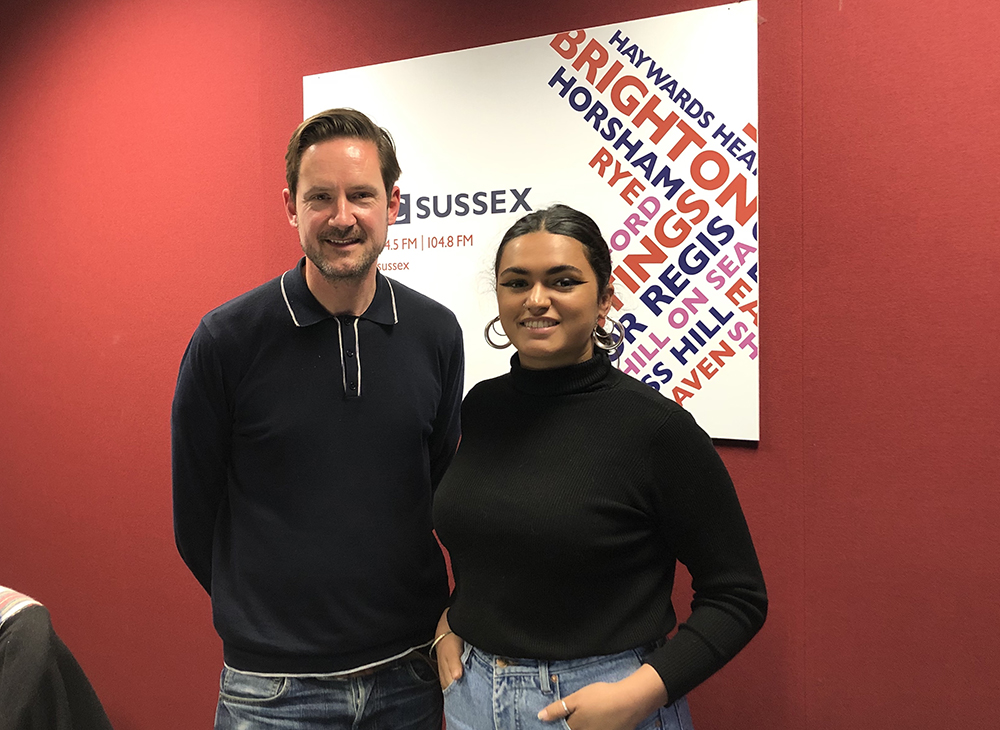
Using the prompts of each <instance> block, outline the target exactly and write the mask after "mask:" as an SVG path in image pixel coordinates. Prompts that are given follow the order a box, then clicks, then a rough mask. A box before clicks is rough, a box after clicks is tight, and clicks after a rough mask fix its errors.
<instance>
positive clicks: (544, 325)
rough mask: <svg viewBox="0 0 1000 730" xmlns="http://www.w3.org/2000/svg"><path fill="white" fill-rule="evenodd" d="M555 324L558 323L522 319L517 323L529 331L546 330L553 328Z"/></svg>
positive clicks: (550, 320)
mask: <svg viewBox="0 0 1000 730" xmlns="http://www.w3.org/2000/svg"><path fill="white" fill-rule="evenodd" d="M557 324H559V322H557V321H556V320H554V319H523V320H521V321H520V322H518V325H519V326H521V327H524V328H525V329H529V330H541V329H548V328H549V327H555V326H556V325H557ZM532 325H534V326H532Z"/></svg>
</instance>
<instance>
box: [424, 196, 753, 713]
mask: <svg viewBox="0 0 1000 730" xmlns="http://www.w3.org/2000/svg"><path fill="white" fill-rule="evenodd" d="M495 273H496V283H497V304H498V306H499V311H500V314H499V317H498V318H497V319H498V320H499V323H500V325H501V326H502V328H503V331H504V333H506V335H507V337H508V338H509V339H510V342H511V343H512V344H513V345H514V346H515V348H516V349H517V354H516V355H514V356H513V357H512V358H511V370H510V373H508V374H507V375H504V376H501V377H499V378H495V379H493V380H488V381H485V382H483V383H480V384H478V385H477V386H476V387H474V388H473V389H472V390H471V391H470V392H469V394H468V396H467V397H466V400H465V402H464V404H463V406H462V441H461V445H460V446H459V449H458V453H457V454H456V456H455V460H454V461H453V463H452V466H451V467H450V469H449V471H448V473H447V474H446V475H445V478H444V480H443V481H442V483H441V485H440V486H439V487H438V490H437V493H436V495H435V503H434V521H435V526H436V528H437V532H438V535H439V537H440V538H441V541H442V542H443V544H444V545H445V547H447V548H448V550H449V552H450V554H451V560H452V567H453V569H454V574H455V581H456V587H455V592H454V594H453V596H452V601H451V606H450V608H449V609H448V610H446V611H445V613H444V614H443V615H442V617H441V621H440V623H439V625H438V631H437V638H436V639H435V650H436V653H437V657H438V664H439V667H438V668H439V675H440V679H441V685H442V688H443V690H444V695H445V716H446V719H447V724H448V730H465V729H467V728H471V729H474V730H485V729H486V728H494V727H495V728H498V729H499V728H514V727H517V728H523V729H527V728H532V727H536V728H539V729H541V728H551V727H563V728H565V727H567V726H568V727H569V728H571V730H590V729H596V728H600V729H601V730H606V729H608V728H616V729H617V728H622V729H628V730H632V728H637V727H638V728H647V727H648V728H653V727H656V728H660V727H663V728H689V727H690V726H691V725H690V716H689V715H688V712H687V706H686V702H685V700H684V695H685V694H686V693H687V692H688V691H689V690H691V689H692V688H693V687H695V686H696V685H697V684H698V683H700V682H701V681H703V680H704V679H706V678H707V677H708V676H709V675H711V674H712V673H713V672H715V671H716V670H718V669H719V668H720V667H721V666H722V665H723V664H725V662H726V661H728V660H729V659H730V658H732V657H733V656H734V655H735V654H736V653H737V652H738V651H739V650H740V649H741V648H742V647H743V646H744V645H745V644H746V643H747V642H748V641H749V640H750V638H751V637H752V636H753V635H754V634H755V633H756V632H757V630H758V629H759V628H760V626H761V625H762V624H763V622H764V616H765V614H766V610H767V598H766V595H765V591H764V581H763V578H762V576H761V572H760V566H759V564H758V562H757V557H756V554H755V552H754V548H753V543H752V542H751V539H750V534H749V531H748V529H747V526H746V522H745V520H744V518H743V513H742V510H741V509H740V505H739V501H738V500H737V497H736V493H735V491H734V489H733V485H732V482H731V481H730V479H729V476H728V474H727V473H726V469H725V466H724V465H723V464H722V461H721V459H720V458H719V456H718V455H717V454H716V452H715V449H714V448H713V446H712V442H711V440H710V439H709V437H708V436H707V435H706V434H705V433H704V432H703V431H702V430H701V429H699V428H698V426H697V425H696V424H695V422H694V420H693V419H692V418H691V416H690V415H689V414H688V413H687V412H686V411H684V410H683V409H682V408H680V407H679V406H677V405H676V404H675V403H673V402H672V401H670V400H667V399H665V398H663V397H662V396H661V395H659V394H657V393H656V392H655V391H653V390H652V389H650V388H649V387H648V386H646V385H644V384H642V383H640V382H638V381H636V380H634V379H632V378H630V377H629V376H627V375H625V374H623V373H621V372H619V371H618V370H616V369H615V368H614V367H612V365H611V362H610V360H609V358H608V355H607V352H606V350H608V349H612V348H613V347H614V346H616V345H617V344H618V343H620V342H621V334H622V331H621V327H620V325H617V327H616V326H614V325H612V326H610V327H609V326H608V325H607V322H609V321H610V320H609V318H608V316H607V315H608V311H609V309H610V306H611V299H612V295H613V287H612V286H611V284H610V276H611V258H610V255H609V252H608V247H607V244H606V243H605V242H604V239H603V238H602V237H601V233H600V230H599V229H598V227H597V225H596V224H595V223H594V221H593V220H591V219H590V218H589V217H588V216H586V215H584V214H583V213H580V212H578V211H576V210H573V209H572V208H569V207H567V206H562V205H556V206H553V207H551V208H548V209H546V210H541V211H536V212H533V213H530V214H528V215H526V216H524V217H523V218H522V219H521V220H519V221H518V222H517V223H515V224H514V226H512V227H511V229H510V230H509V231H507V233H506V235H505V236H504V237H503V240H502V241H501V243H500V248H499V250H498V251H497V257H496V264H495ZM496 321H497V320H494V321H493V322H491V325H493V324H495V323H496ZM602 325H603V326H602ZM496 334H497V333H495V331H491V329H490V328H489V327H488V328H487V340H488V341H490V342H491V344H493V346H497V345H496V344H495V343H494V342H493V341H492V338H493V337H494V336H496ZM677 560H680V561H681V562H682V563H683V564H684V565H686V566H687V568H688V570H689V572H690V573H691V576H692V584H693V587H694V599H693V601H692V613H691V616H690V618H689V620H688V621H687V622H685V623H684V624H682V625H681V626H680V627H679V628H678V631H677V634H676V635H675V636H674V637H673V638H671V639H669V640H667V639H666V638H665V637H666V635H667V633H668V632H669V631H671V630H672V629H673V627H674V625H675V623H676V620H675V615H674V611H673V607H672V605H671V601H670V594H671V590H672V588H673V578H674V567H675V564H676V561H677Z"/></svg>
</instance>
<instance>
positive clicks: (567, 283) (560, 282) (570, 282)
mask: <svg viewBox="0 0 1000 730" xmlns="http://www.w3.org/2000/svg"><path fill="white" fill-rule="evenodd" d="M554 283H555V285H556V286H557V287H559V288H560V289H566V288H568V287H571V286H577V285H579V284H582V283H583V282H582V281H580V280H579V279H571V278H569V277H563V278H562V279H556V281H555V282H554Z"/></svg>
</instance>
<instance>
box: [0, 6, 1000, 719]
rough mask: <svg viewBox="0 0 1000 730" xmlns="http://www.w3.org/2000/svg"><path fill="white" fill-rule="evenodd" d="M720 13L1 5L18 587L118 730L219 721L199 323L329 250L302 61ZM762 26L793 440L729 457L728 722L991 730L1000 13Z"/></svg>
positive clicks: (5, 461) (1, 308)
mask: <svg viewBox="0 0 1000 730" xmlns="http://www.w3.org/2000/svg"><path fill="white" fill-rule="evenodd" d="M708 4H712V3H710V2H705V1H704V0H701V1H698V0H689V1H687V2H671V1H669V0H658V1H653V0H623V1H622V2H620V3H606V2H603V0H579V2H575V3H571V2H565V1H561V2H558V1H557V2H551V3H540V2H525V3H520V2H501V3H494V4H490V3H472V4H470V3H466V2H458V1H457V0H451V1H450V2H444V1H442V0H437V1H434V2H431V1H429V0H428V1H427V2H417V1H416V0H410V1H408V2H395V3H382V4H368V5H364V4H362V5H358V4H357V3H344V2H340V1H339V0H334V1H332V2H331V1H329V0H327V1H326V2H320V1H319V0H306V1H303V2H297V3H295V2H286V3H277V2H268V1H267V0H245V1H244V2H236V0H198V1H195V2H189V1H185V2H179V1H177V0H174V1H170V0H157V1H156V2H154V1H153V0H132V1H131V2H125V0H87V1H86V2H84V1H83V0H62V1H59V0H48V1H46V0H38V1H37V2H35V3H33V4H28V3H21V2H18V3H15V2H13V1H12V0H2V3H0V8H2V11H0V13H2V14H0V18H2V21H0V94H2V96H0V252H2V255H0V316H2V322H3V324H2V330H0V583H2V584H5V585H11V586H15V587H17V588H19V589H20V590H23V591H25V592H28V593H31V594H33V595H35V596H36V597H38V598H39V599H41V600H42V601H43V602H45V603H46V604H48V606H49V608H50V609H51V611H52V613H53V616H54V621H55V624H56V628H57V630H58V631H59V632H60V634H61V635H62V636H63V638H64V639H65V640H66V641H67V643H68V644H69V645H70V646H71V647H72V648H73V649H74V651H75V653H76V654H77V656H78V658H79V659H80V660H81V662H82V664H83V666H84V668H85V669H86V670H87V672H88V674H89V675H90V677H91V678H92V680H93V683H94V685H95V686H96V688H97V690H98V692H99V694H100V695H101V697H102V698H103V700H104V703H105V705H106V707H107V709H108V711H109V714H110V715H111V717H112V719H113V721H114V722H115V724H116V727H117V728H119V730H140V729H141V730H147V729H148V730H156V729H157V728H163V729H164V730H174V729H175V728H197V727H207V726H209V725H210V723H211V718H212V713H213V710H214V703H215V697H216V683H217V678H218V672H219V669H220V663H221V653H220V644H219V641H218V639H217V638H216V636H215V634H214V631H213V630H212V627H211V621H210V610H209V602H208V599H207V597H206V596H205V595H204V594H203V592H202V591H201V589H200V588H199V587H198V586H197V584H196V583H195V581H194V579H193V578H191V577H190V575H188V573H187V571H186V569H185V568H184V566H183V564H182V563H181V561H180V559H179V558H178V557H177V555H176V552H175V550H174V547H173V535H172V529H171V521H170V481H169V432H168V414H169V404H170V399H171V395H172V390H173V381H174V377H175V374H176V367H177V364H178V361H179V358H180V355H181V353H182V352H183V349H184V346H185V344H186V342H187V339H188V337H189V336H190V334H191V332H192V330H193V328H194V326H195V324H196V323H197V321H198V318H199V317H200V316H201V315H202V314H203V313H204V312H205V311H207V310H208V309H210V308H211V307H213V306H215V305H216V304H218V303H221V302H222V301H224V300H226V299H228V298H230V297H232V296H234V295H236V294H238V293H240V292H242V291H244V290H246V289H248V288H250V287H251V286H253V285H255V284H257V283H259V282H262V281H264V280H266V279H268V278H270V277H272V276H274V275H275V273H276V272H278V271H280V270H282V269H283V268H284V267H287V266H289V265H291V263H292V262H293V261H295V260H296V258H297V257H298V248H297V245H296V241H295V238H294V235H293V232H292V231H291V230H290V229H289V228H288V226H287V224H286V223H285V219H284V215H283V213H282V211H281V206H280V200H281V198H280V191H281V188H282V187H283V172H282V170H283V163H282V155H283V152H284V146H285V144H286V142H287V138H288V135H289V134H290V132H291V130H292V129H293V128H294V126H295V125H296V123H297V122H298V121H299V120H300V119H301V113H302V98H301V78H302V76H303V75H306V74H312V73H318V72H323V71H332V70H336V69H340V68H347V67H352V66H359V65H365V64H371V63H378V62H382V61H390V60H396V59H400V58H406V57H412V56H417V55H425V54H430V53H437V52H442V51H449V50H455V49H460V48H467V47H471V46H476V45H482V44H487V43H496V42H502V41H507V40H513V39H516V38H524V37H529V36H535V35H541V34H545V33H552V32H556V31H558V30H564V29H567V28H570V27H577V26H588V25H596V24H601V23H609V22H613V21H616V20H626V19H632V18H639V17H647V16H651V15H659V14H663V13H667V12H672V11H676V10H684V9H690V8H693V7H699V6H703V5H708ZM760 15H761V25H760V28H759V30H760V134H761V142H760V146H761V152H762V157H763V165H762V166H761V176H760V190H761V202H760V206H761V207H760V231H761V239H762V241H763V244H764V245H763V248H762V250H761V272H762V277H763V279H762V286H763V297H762V298H763V301H762V311H761V314H762V322H761V330H762V339H763V342H764V345H763V349H762V357H763V360H762V365H761V395H762V398H761V409H762V413H761V419H762V434H763V435H762V440H761V444H760V447H759V448H757V449H749V448H741V447H734V446H722V447H721V450H722V453H723V456H724V458H725V459H726V461H727V463H728V464H729V466H730V468H731V471H732V473H733V475H734V478H735V479H736V481H737V484H738V486H739V488H740V491H741V494H742V497H743V501H744V506H745V509H746V511H747V514H748V518H749V521H750V523H751V527H752V529H753V531H754V534H755V536H756V539H757V542H758V547H759V552H760V554H761V559H762V562H763V565H764V569H765V574H766V577H767V579H768V582H769V588H770V594H771V600H772V610H771V615H770V617H769V620H768V624H767V626H766V627H765V629H764V631H763V632H762V633H761V635H760V636H759V637H758V638H757V639H755V640H754V642H753V643H752V644H751V645H750V647H749V648H748V649H747V650H746V651H745V652H744V653H743V654H742V655H741V656H740V657H739V658H737V660H736V661H734V662H733V663H732V664H731V665H730V666H729V667H727V668H726V669H724V670H723V671H722V672H720V673H719V675H717V676H716V677H714V678H713V679H711V680H710V681H709V682H708V683H706V684H705V685H704V686H703V687H701V688H699V689H698V690H696V691H695V693H694V694H693V697H692V704H693V712H694V715H695V720H696V722H697V724H698V726H699V730H710V729H711V728H720V729H721V728H768V730H775V729H777V730H798V729H799V728H806V729H807V730H820V729H824V730H825V729H826V728H830V729H837V730H841V729H842V730H848V729H850V730H856V728H859V727H860V728H909V727H920V728H940V729H942V730H944V729H946V728H948V729H950V728H955V727H966V728H986V727H993V726H994V725H995V717H994V715H995V712H994V710H993V708H994V707H995V706H996V705H997V704H998V703H1000V689H998V688H1000V665H998V663H997V662H996V656H997V653H998V651H1000V620H998V618H1000V617H998V609H997V605H998V599H1000V564H998V563H1000V560H998V557H997V556H998V555H1000V530H998V529H997V527H996V524H997V521H998V518H1000V489H998V487H1000V449H998V446H997V437H998V435H1000V428H998V426H1000V424H998V416H997V404H998V403H1000V386H998V379H997V375H996V371H995V369H994V368H995V366H994V361H995V360H996V358H997V355H998V354H1000V341H998V340H1000V334H998V333H1000V328H998V326H997V324H996V319H997V317H998V315H1000V300H998V297H1000V295H998V294H997V282H998V281H1000V253H998V246H997V241H998V238H1000V236H998V234H1000V230H998V227H1000V224H998V220H1000V216H998V215H997V213H996V212H995V210H994V204H995V201H996V200H997V199H998V197H1000V190H998V187H1000V186H998V183H997V180H998V178H1000V176H998V174H997V170H998V169H1000V141H998V136H997V134H996V130H998V129H1000V64H998V63H996V48H995V41H994V39H993V35H994V30H995V28H997V27H998V26H1000V5H998V4H997V3H995V2H987V1H986V0H981V1H973V0H965V1H964V2H945V1H944V0H925V2H921V3H913V2H905V1H904V0H880V1H873V0H867V1H865V2H862V0H797V1H795V2H787V1H785V2H782V1H780V0H761V2H760ZM714 52H715V49H712V48H705V49H704V53H705V54H706V56H710V55H711V54H712V53H714ZM402 154H403V161H404V168H405V150H403V151H402ZM470 164H474V160H470ZM402 182H403V183H404V184H405V177H404V178H403V181H402Z"/></svg>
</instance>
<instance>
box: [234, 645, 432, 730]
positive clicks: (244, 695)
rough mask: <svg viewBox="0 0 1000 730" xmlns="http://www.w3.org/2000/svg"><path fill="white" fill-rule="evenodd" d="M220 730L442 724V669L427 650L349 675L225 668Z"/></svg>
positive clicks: (417, 728)
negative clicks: (265, 672)
mask: <svg viewBox="0 0 1000 730" xmlns="http://www.w3.org/2000/svg"><path fill="white" fill-rule="evenodd" d="M215 728H216V730H319V728H323V729H324V730H341V729H342V730H441V685H440V683H439V681H438V676H437V669H436V668H434V667H433V666H431V664H430V662H429V661H428V660H427V659H426V658H425V657H422V656H418V655H410V656H409V657H407V658H405V659H403V660H400V661H397V662H393V663H392V664H389V665H387V666H386V667H385V668H383V669H380V670H378V671H376V672H374V673H372V674H368V675H365V676H361V677H349V678H336V677H330V678H314V677H282V676H262V675H259V674H249V673H246V672H239V671H237V670H235V669H230V668H229V667H226V668H224V669H223V670H222V678H221V680H220V687H219V706H218V709H217V710H216V713H215Z"/></svg>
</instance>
